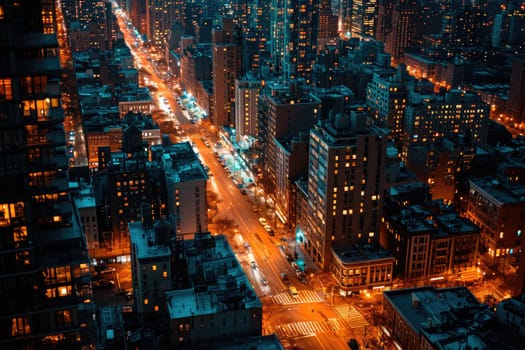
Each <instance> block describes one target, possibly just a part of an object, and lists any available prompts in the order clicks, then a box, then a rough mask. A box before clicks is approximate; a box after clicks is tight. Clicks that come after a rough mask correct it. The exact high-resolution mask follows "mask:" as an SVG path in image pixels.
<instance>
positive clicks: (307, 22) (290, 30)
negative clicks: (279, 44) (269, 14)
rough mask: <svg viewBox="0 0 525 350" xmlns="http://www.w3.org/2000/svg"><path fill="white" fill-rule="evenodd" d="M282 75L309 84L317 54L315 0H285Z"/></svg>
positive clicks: (317, 1) (317, 21)
mask: <svg viewBox="0 0 525 350" xmlns="http://www.w3.org/2000/svg"><path fill="white" fill-rule="evenodd" d="M284 15H285V19H284V30H285V32H284V45H285V49H284V75H285V76H286V77H288V78H296V77H303V78H305V79H306V81H307V83H309V80H310V78H311V77H310V75H311V73H312V67H313V64H314V61H315V59H316V54H317V35H318V27H319V0H286V2H285V11H284Z"/></svg>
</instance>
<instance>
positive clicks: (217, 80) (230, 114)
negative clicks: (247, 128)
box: [211, 17, 243, 127]
mask: <svg viewBox="0 0 525 350" xmlns="http://www.w3.org/2000/svg"><path fill="white" fill-rule="evenodd" d="M242 46H243V45H242V29H241V27H240V26H239V25H238V24H236V23H235V22H234V19H233V18H231V17H230V18H224V19H223V21H222V27H221V28H218V29H215V30H213V32H212V67H213V97H214V102H215V107H214V114H213V115H212V116H211V119H212V123H213V125H215V126H216V127H221V126H223V125H227V126H230V125H232V126H233V123H234V113H235V110H234V101H235V79H237V78H238V77H240V76H241V75H242V74H243V67H242Z"/></svg>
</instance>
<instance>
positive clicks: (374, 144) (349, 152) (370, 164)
mask: <svg viewBox="0 0 525 350" xmlns="http://www.w3.org/2000/svg"><path fill="white" fill-rule="evenodd" d="M386 143H387V137H386V131H385V130H384V129H381V128H378V127H377V126H375V125H374V124H373V123H372V121H371V120H369V119H368V118H367V116H366V115H365V113H363V112H352V114H351V115H347V114H342V113H339V114H337V115H332V116H331V118H330V119H329V120H326V121H323V122H322V123H320V124H318V125H316V126H314V128H313V129H312V130H311V132H310V151H309V166H308V224H307V227H306V229H305V230H304V237H303V238H301V240H303V241H304V248H305V250H306V251H307V252H308V254H309V255H310V256H311V258H312V259H313V261H314V262H315V263H316V264H317V265H318V266H320V267H321V268H325V269H328V267H329V266H330V264H331V263H332V262H334V260H335V253H334V252H333V250H332V249H333V248H336V247H338V248H346V247H350V246H352V247H353V246H355V245H356V244H373V243H376V242H378V241H379V221H380V218H381V208H382V201H383V190H384V181H385V179H384V169H385V162H386Z"/></svg>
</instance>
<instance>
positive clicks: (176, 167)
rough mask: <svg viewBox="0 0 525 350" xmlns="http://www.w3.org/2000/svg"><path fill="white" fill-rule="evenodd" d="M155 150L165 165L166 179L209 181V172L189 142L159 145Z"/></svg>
mask: <svg viewBox="0 0 525 350" xmlns="http://www.w3.org/2000/svg"><path fill="white" fill-rule="evenodd" d="M155 150H156V151H157V156H159V157H160V159H159V160H160V161H162V163H163V164H164V170H165V172H166V177H169V178H172V179H174V182H186V181H193V180H207V179H208V173H207V171H206V170H205V169H204V167H203V165H202V163H201V161H200V159H199V158H198V156H197V154H196V153H195V151H194V150H193V148H192V147H191V144H190V143H189V142H182V143H177V144H173V145H169V146H163V145H159V146H157V147H156V148H155ZM158 151H160V152H158Z"/></svg>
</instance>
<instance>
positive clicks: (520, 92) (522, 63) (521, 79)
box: [507, 57, 525, 123]
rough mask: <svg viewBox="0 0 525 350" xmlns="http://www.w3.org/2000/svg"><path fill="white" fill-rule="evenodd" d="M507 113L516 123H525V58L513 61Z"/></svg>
mask: <svg viewBox="0 0 525 350" xmlns="http://www.w3.org/2000/svg"><path fill="white" fill-rule="evenodd" d="M507 113H508V114H510V115H511V116H512V117H514V118H515V119H516V122H518V123H523V122H525V57H520V58H518V57H516V58H515V59H514V61H512V72H511V75H510V90H509V99H508V100H507Z"/></svg>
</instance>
